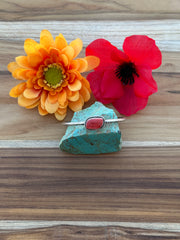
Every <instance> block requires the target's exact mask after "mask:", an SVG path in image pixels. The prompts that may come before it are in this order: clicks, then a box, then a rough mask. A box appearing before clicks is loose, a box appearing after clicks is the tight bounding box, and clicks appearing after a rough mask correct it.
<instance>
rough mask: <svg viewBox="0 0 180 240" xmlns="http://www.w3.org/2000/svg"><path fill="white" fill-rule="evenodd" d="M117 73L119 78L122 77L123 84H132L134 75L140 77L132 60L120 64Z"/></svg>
mask: <svg viewBox="0 0 180 240" xmlns="http://www.w3.org/2000/svg"><path fill="white" fill-rule="evenodd" d="M115 74H116V77H117V78H119V79H121V82H122V83H123V85H127V84H129V85H132V84H133V83H134V75H136V76H137V77H139V74H138V73H137V71H136V68H135V65H134V64H133V63H132V62H126V63H123V64H121V65H119V66H118V67H117V69H116V71H115Z"/></svg>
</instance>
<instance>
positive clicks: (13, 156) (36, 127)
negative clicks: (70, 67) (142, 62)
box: [0, 0, 180, 240]
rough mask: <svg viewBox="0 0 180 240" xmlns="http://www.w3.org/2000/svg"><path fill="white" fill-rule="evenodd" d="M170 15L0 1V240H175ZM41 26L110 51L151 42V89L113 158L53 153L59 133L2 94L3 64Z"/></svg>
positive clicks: (175, 15)
mask: <svg viewBox="0 0 180 240" xmlns="http://www.w3.org/2000/svg"><path fill="white" fill-rule="evenodd" d="M179 17H180V2H179V0H171V1H169V0H159V1H157V0H151V1H143V0H137V1H133V0H119V1H108V0H104V1H95V0H89V1H83V0H72V1H69V0H68V1H60V0H59V1H56V0H52V1H45V0H44V1H43V0H36V1H35V0H32V1H23V0H9V1H6V0H1V2H0V20H1V22H0V52H1V54H0V83H1V88H0V93H1V94H0V113H1V117H0V239H1V240H17V239H18V240H20V239H25V240H46V239H51V240H59V239H60V240H65V239H78V240H79V239H86V240H90V239H93V240H94V239H97V240H101V239H103V240H105V239H107V240H118V239H123V240H125V239H144V240H145V239H146V240H147V239H180V68H179V66H180V54H179V52H180V19H179ZM44 28H45V29H48V30H50V31H51V32H52V34H53V36H56V35H57V34H59V33H60V32H62V33H63V34H64V35H65V37H66V38H67V40H68V41H69V42H70V41H71V40H73V39H75V38H77V37H80V38H81V39H82V40H83V42H84V47H86V46H87V44H88V43H90V42H91V41H92V40H94V39H96V38H101V37H104V38H106V39H108V40H110V41H111V42H112V43H113V44H114V45H116V46H117V47H119V48H121V47H122V43H123V40H124V38H125V37H126V36H129V35H133V34H146V35H148V36H150V37H152V38H154V39H155V40H156V42H157V45H158V46H159V47H160V49H161V51H162V55H163V64H162V66H161V67H160V68H159V69H157V70H156V71H154V73H153V76H154V78H155V79H156V81H157V83H158V87H159V91H158V93H157V94H154V95H152V96H151V97H150V99H149V103H148V106H147V107H146V108H145V109H144V110H142V111H140V112H139V113H137V114H135V115H134V116H131V117H128V118H127V120H126V121H125V122H123V123H121V125H120V128H121V131H122V136H123V149H122V151H120V152H118V153H113V154H106V155H97V156H92V155H88V156H82V155H80V156H75V155H70V154H67V153H64V152H61V151H60V150H59V149H58V142H59V140H60V138H61V137H62V136H63V135H64V133H65V127H63V126H62V125H61V123H60V122H57V121H56V120H55V118H54V117H53V116H46V117H41V116H39V115H38V113H37V109H33V110H26V109H24V108H21V107H19V106H18V105H17V103H16V100H15V99H12V98H10V97H9V95H8V92H9V90H10V89H11V87H13V86H14V85H15V84H16V82H17V81H16V80H13V79H12V77H11V76H10V74H9V73H8V71H7V67H6V66H7V64H8V63H9V62H10V61H13V59H14V58H15V57H16V56H18V55H23V54H24V51H23V42H24V40H25V39H26V38H33V39H35V40H37V41H38V39H39V34H40V31H41V30H42V29H44ZM83 54H84V52H83V53H82V56H83ZM93 102H94V99H93V97H92V99H91V101H90V102H89V103H87V104H86V105H85V107H88V106H90V105H91V104H92V103H93ZM111 107H112V106H111ZM71 117H72V113H71V112H69V113H68V117H67V118H66V120H67V121H68V120H70V119H71Z"/></svg>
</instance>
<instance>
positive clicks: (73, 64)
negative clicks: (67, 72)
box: [69, 60, 80, 70]
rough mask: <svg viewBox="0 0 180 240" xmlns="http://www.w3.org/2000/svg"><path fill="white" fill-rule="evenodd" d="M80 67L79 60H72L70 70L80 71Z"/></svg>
mask: <svg viewBox="0 0 180 240" xmlns="http://www.w3.org/2000/svg"><path fill="white" fill-rule="evenodd" d="M79 67H80V63H79V61H78V60H72V61H71V63H70V66H69V68H70V69H76V70H77V69H78V68H79Z"/></svg>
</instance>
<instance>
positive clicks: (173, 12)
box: [0, 0, 180, 21]
mask: <svg viewBox="0 0 180 240" xmlns="http://www.w3.org/2000/svg"><path fill="white" fill-rule="evenodd" d="M179 13H180V5H179V1H178V0H171V1H169V0H159V1H158V2H157V1H156V0H151V1H143V0H137V1H133V0H121V1H118V0H114V1H108V0H103V1H102V0H98V1H96V0H89V1H88V2H87V1H83V0H71V1H70V0H66V1H56V0H51V1H44V0H38V1H36V0H32V1H31V2H27V1H23V0H9V1H6V0H1V9H0V20H11V21H12V20H13V21H16V20H70V19H72V20H80V19H81V20H129V19H132V20H137V19H139V20H141V19H170V18H171V19H179Z"/></svg>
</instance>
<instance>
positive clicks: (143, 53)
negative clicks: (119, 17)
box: [86, 35, 162, 116]
mask: <svg viewBox="0 0 180 240" xmlns="http://www.w3.org/2000/svg"><path fill="white" fill-rule="evenodd" d="M123 50H124V52H123V51H120V50H119V49H117V48H116V47H115V46H113V45H112V44H111V43H110V42H108V41H107V40H105V39H97V40H95V41H93V42H92V43H91V44H90V45H89V46H88V47H87V48H86V55H95V56H97V57H99V58H100V64H99V66H98V67H97V68H96V69H95V71H94V72H91V73H90V74H89V75H88V77H87V79H88V81H89V82H90V86H91V90H92V92H93V94H94V96H95V98H96V99H97V100H98V101H100V102H102V103H104V104H108V103H112V104H113V105H114V107H115V108H116V109H117V110H118V111H119V112H120V113H121V114H124V115H127V116H129V115H131V114H134V113H136V112H137V111H139V110H141V109H143V108H144V107H145V106H146V105H147V102H148V97H149V96H150V95H151V94H153V93H155V92H157V84H156V82H155V80H154V79H153V77H152V69H156V68H158V67H159V66H160V65H161V61H162V56H161V52H160V50H159V48H158V47H157V46H156V44H155V41H154V40H153V39H151V38H149V37H147V36H142V35H133V36H130V37H127V38H126V39H125V41H124V43H123Z"/></svg>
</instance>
